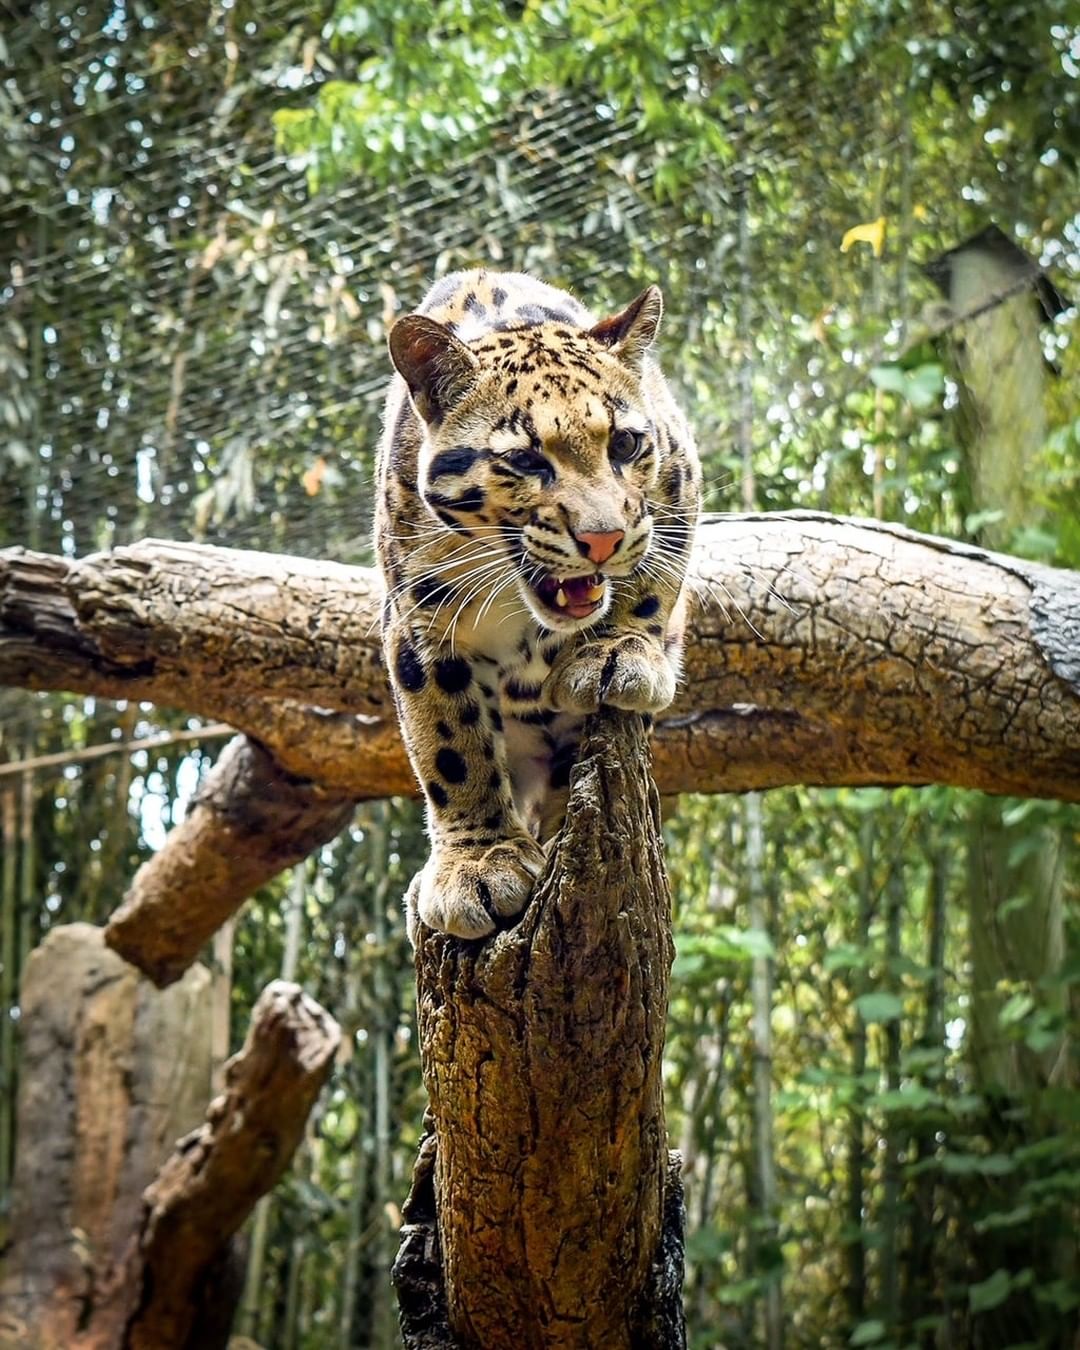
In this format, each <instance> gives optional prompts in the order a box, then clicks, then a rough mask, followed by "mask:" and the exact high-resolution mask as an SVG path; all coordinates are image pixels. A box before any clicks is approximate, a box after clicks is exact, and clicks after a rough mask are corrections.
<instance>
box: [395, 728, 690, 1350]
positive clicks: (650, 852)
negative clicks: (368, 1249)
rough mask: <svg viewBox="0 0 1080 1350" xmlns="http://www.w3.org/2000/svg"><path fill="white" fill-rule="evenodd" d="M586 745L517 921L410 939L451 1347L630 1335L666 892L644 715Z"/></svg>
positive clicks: (660, 1132)
mask: <svg viewBox="0 0 1080 1350" xmlns="http://www.w3.org/2000/svg"><path fill="white" fill-rule="evenodd" d="M583 749H584V754H583V758H582V761H581V763H580V764H579V765H578V767H577V768H576V770H575V772H574V778H573V783H572V788H571V798H570V806H569V810H568V812H567V823H566V826H565V827H564V830H563V832H562V834H561V835H560V837H559V840H558V842H557V844H556V847H555V851H554V854H553V857H552V860H551V862H550V864H549V867H548V870H547V872H546V873H545V876H544V877H543V878H542V879H541V881H540V883H539V885H538V888H537V892H536V895H535V897H534V899H533V901H532V903H531V904H530V905H529V908H528V910H527V911H526V913H525V915H524V916H523V918H522V920H521V922H520V923H518V924H516V925H515V926H514V927H512V928H510V929H508V930H506V931H504V932H501V933H499V934H497V935H496V937H494V938H493V939H491V940H490V941H487V942H484V943H468V942H462V941H459V940H456V939H454V938H448V937H446V936H444V935H441V934H435V933H432V932H430V931H424V932H423V933H422V936H421V940H420V944H419V947H418V950H417V981H418V1002H419V1023H420V1035H421V1043H422V1048H423V1054H422V1059H423V1063H424V1076H425V1081H426V1083H427V1088H428V1095H429V1098H430V1101H431V1111H432V1116H433V1119H434V1122H435V1130H436V1138H437V1141H438V1142H437V1150H436V1163H435V1190H436V1205H437V1210H438V1221H439V1234H440V1240H441V1248H442V1254H443V1261H444V1268H445V1273H446V1286H447V1290H448V1304H449V1318H450V1324H451V1327H452V1328H453V1331H454V1335H455V1336H456V1338H457V1341H458V1343H459V1344H460V1345H461V1347H462V1348H463V1350H472V1347H481V1346H482V1347H483V1348H484V1350H500V1347H513V1350H521V1347H523V1346H528V1347H544V1348H545V1350H548V1348H551V1350H554V1347H586V1346H588V1347H595V1346H601V1345H602V1346H604V1347H605V1350H619V1347H630V1346H636V1345H641V1344H644V1343H645V1342H644V1341H642V1339H641V1336H642V1334H643V1332H642V1330H641V1327H642V1319H643V1312H642V1306H643V1300H644V1297H645V1291H646V1288H647V1286H648V1285H649V1281H650V1272H651V1267H652V1263H653V1261H654V1257H655V1255H656V1252H657V1247H658V1244H659V1241H660V1235H661V1226H662V1216H663V1192H664V1173H665V1170H666V1165H667V1150H666V1143H665V1133H664V1114H663V1100H662V1095H661V1083H660V1066H661V1055H662V1050H663V1036H664V1021H665V1016H666V1012H667V985H668V971H669V967H670V964H671V957H672V946H671V936H670V917H669V915H670V897H669V894H668V887H667V878H666V875H665V872H664V865H663V858H662V850H661V843H660V836H659V812H658V802H657V796H656V789H655V788H654V786H653V784H652V781H651V779H650V778H649V775H648V772H647V768H646V766H647V763H648V758H647V754H648V752H647V746H646V742H645V733H644V730H643V727H642V724H641V721H640V719H639V718H636V717H631V716H627V715H624V714H618V713H614V712H605V713H602V714H600V715H599V716H598V717H597V718H595V719H593V724H592V728H591V731H590V733H589V735H588V736H587V739H586V743H585V746H584V747H583ZM613 1066H618V1067H617V1069H616V1070H615V1071H613Z"/></svg>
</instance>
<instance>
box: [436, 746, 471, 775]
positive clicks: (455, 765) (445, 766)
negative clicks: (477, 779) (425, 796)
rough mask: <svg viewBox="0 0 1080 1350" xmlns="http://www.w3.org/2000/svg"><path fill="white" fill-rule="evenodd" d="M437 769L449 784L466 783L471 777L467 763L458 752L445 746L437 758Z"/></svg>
mask: <svg viewBox="0 0 1080 1350" xmlns="http://www.w3.org/2000/svg"><path fill="white" fill-rule="evenodd" d="M435 767H436V769H438V771H439V773H440V775H441V776H442V777H443V778H444V779H445V780H446V782H448V783H464V781H465V779H466V778H468V776H469V769H468V766H467V765H466V763H465V761H464V760H463V759H462V757H461V756H460V755H459V754H458V752H457V751H456V750H451V749H450V747H449V746H447V745H444V746H443V747H442V749H441V750H440V751H439V752H438V754H437V755H436V756H435Z"/></svg>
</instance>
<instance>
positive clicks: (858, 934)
mask: <svg viewBox="0 0 1080 1350" xmlns="http://www.w3.org/2000/svg"><path fill="white" fill-rule="evenodd" d="M859 853H860V855H861V863H860V867H859V882H858V910H857V914H856V918H855V933H854V945H855V946H856V947H857V948H859V950H864V949H865V947H866V944H867V942H868V941H869V938H870V919H871V917H872V915H873V912H874V822H873V817H872V816H869V815H867V816H865V817H864V818H863V822H862V826H861V828H860V831H859ZM862 982H863V981H862V977H860V979H859V981H858V983H859V984H861V983H862ZM853 1016H854V1018H855V1025H854V1027H853V1029H852V1033H851V1079H852V1084H853V1093H852V1104H851V1114H850V1117H849V1120H848V1147H847V1216H848V1228H849V1230H850V1237H849V1239H848V1247H847V1271H848V1273H847V1286H846V1293H847V1306H848V1317H849V1319H850V1320H851V1322H852V1323H856V1322H859V1321H861V1320H862V1317H863V1314H864V1313H865V1311H866V1247H865V1245H864V1236H863V1234H864V1216H863V1209H864V1205H865V1201H864V1174H865V1171H866V1141H865V1133H866V1113H865V1111H864V1110H863V1087H862V1078H863V1075H864V1074H865V1073H866V1022H865V1021H864V1020H863V1016H862V1014H861V1013H860V1012H859V1010H858V1008H856V1009H855V1010H854V1012H853Z"/></svg>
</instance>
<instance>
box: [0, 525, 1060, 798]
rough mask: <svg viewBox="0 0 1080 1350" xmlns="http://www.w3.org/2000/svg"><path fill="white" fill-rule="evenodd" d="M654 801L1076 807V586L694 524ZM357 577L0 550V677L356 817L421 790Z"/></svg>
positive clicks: (803, 531) (887, 540) (186, 557)
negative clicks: (847, 793) (111, 707)
mask: <svg viewBox="0 0 1080 1350" xmlns="http://www.w3.org/2000/svg"><path fill="white" fill-rule="evenodd" d="M699 545H700V546H699V548H698V550H697V552H696V555H695V561H694V572H693V583H694V585H695V588H696V590H697V598H698V603H697V604H696V605H695V607H694V613H693V615H692V617H691V623H690V629H689V642H688V647H687V660H686V677H685V679H684V681H683V685H682V688H681V690H680V694H679V697H678V700H677V702H676V703H675V705H674V706H673V707H672V708H671V709H670V711H669V712H668V713H667V714H665V716H663V717H662V718H660V719H659V721H658V723H657V726H656V729H655V734H654V753H655V768H656V777H657V782H658V784H659V785H660V789H661V791H662V792H664V793H672V792H715V791H740V790H744V789H747V788H768V787H778V786H782V785H784V784H790V783H814V784H823V785H842V784H847V785H858V784H867V783H880V784H901V783H907V784H920V783H947V784H951V785H953V786H959V787H975V788H982V789H984V790H985V791H988V792H1003V793H1014V794H1017V795H1024V796H1042V797H1058V798H1061V799H1062V800H1067V801H1078V800H1080V661H1078V660H1077V657H1076V652H1077V650H1078V649H1080V574H1078V573H1076V572H1069V571H1065V570H1063V569H1059V568H1050V567H1043V566H1040V565H1039V564H1037V563H1031V562H1025V561H1022V560H1020V559H1017V558H1009V557H1007V556H1005V555H1003V554H996V553H990V552H987V551H986V550H983V549H978V548H973V547H970V546H968V545H964V544H960V543H956V542H953V541H950V540H946V539H936V538H934V537H932V536H929V535H919V534H915V533H914V532H912V531H910V530H906V529H904V528H903V527H902V526H899V525H892V524H888V523H883V522H875V521H853V520H843V519H837V518H835V517H829V516H822V515H818V514H815V513H813V512H800V511H794V512H788V513H784V514H777V515H768V516H763V515H745V516H727V517H721V518H710V519H707V520H706V521H705V522H704V523H703V525H702V527H701V530H700V533H699ZM378 594H379V592H378V586H377V584H376V581H375V578H374V574H373V573H372V572H371V571H370V570H368V569H364V568H346V567H340V566H336V565H333V564H313V563H307V562H304V561H302V560H298V559H291V558H276V557H273V556H272V555H268V554H253V553H246V552H241V551H230V550H227V549H216V548H210V547H206V546H202V547H200V546H198V545H194V544H183V545H181V544H170V543H163V542H161V541H154V540H148V541H144V542H143V543H141V544H136V545H133V546H131V547H130V548H124V549H115V550H113V551H112V552H111V553H107V554H97V555H94V556H92V557H88V558H84V559H81V560H79V561H75V562H72V561H68V560H65V559H61V558H52V557H49V556H47V555H43V554H37V553H31V552H29V551H27V550H25V549H7V550H3V551H0V681H2V682H5V683H9V684H21V685H25V686H26V687H28V688H34V689H70V690H74V691H77V692H84V693H93V694H98V695H101V696H104V697H110V698H140V699H151V700H154V701H156V702H160V703H164V704H170V705H172V706H178V707H182V708H184V709H186V710H188V711H190V712H195V713H200V714H203V715H206V716H210V717H213V718H215V719H216V718H220V719H223V720H226V721H229V722H231V723H233V725H235V726H236V727H237V728H238V729H240V730H242V731H245V732H247V733H249V734H250V735H252V736H254V737H256V738H258V739H259V740H260V741H261V742H262V743H263V744H264V745H265V746H266V747H267V748H268V749H269V750H270V751H271V753H272V754H273V755H274V758H275V760H276V761H277V763H278V764H279V765H280V766H281V767H282V768H283V769H284V770H286V771H287V772H289V773H292V774H295V775H297V776H300V777H304V778H309V779H311V780H312V781H314V782H318V783H320V784H322V785H323V786H325V787H329V788H333V789H335V790H337V791H340V792H341V793H343V794H344V795H346V796H352V797H355V798H357V799H361V798H371V797H382V796H389V795H394V794H400V793H411V792H413V791H415V786H414V782H413V777H412V772H411V770H410V768H409V765H408V762H407V760H406V757H405V753H404V750H403V748H402V746H401V742H400V739H399V737H398V733H397V726H396V722H395V719H394V717H393V713H392V709H391V704H390V699H389V693H388V690H387V687H386V682H385V674H384V672H383V670H382V667H381V663H380V659H379V653H378V634H377V629H378V613H377V607H378Z"/></svg>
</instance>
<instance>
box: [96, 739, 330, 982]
mask: <svg viewBox="0 0 1080 1350" xmlns="http://www.w3.org/2000/svg"><path fill="white" fill-rule="evenodd" d="M352 810H353V801H352V799H351V798H348V797H343V796H342V795H341V794H340V793H338V792H334V791H332V790H329V789H325V788H320V787H319V786H317V785H316V784H313V783H309V782H307V781H305V780H302V779H297V778H294V777H293V776H292V775H291V774H288V773H285V772H284V771H283V770H282V769H281V768H279V767H278V765H277V764H276V763H275V762H274V759H273V757H272V756H271V755H270V754H269V753H268V752H267V751H266V750H264V749H263V748H262V747H261V746H260V745H258V744H256V743H254V742H253V741H250V740H249V739H247V737H244V736H240V737H237V738H236V740H234V741H231V742H230V743H229V745H228V746H227V747H226V749H225V751H224V753H223V754H222V755H221V757H220V758H219V759H218V761H217V763H216V764H215V766H214V768H213V769H212V771H211V772H210V774H209V775H208V776H207V778H206V781H205V782H204V783H203V785H202V786H201V787H200V789H199V791H198V793H197V795H196V797H195V800H194V802H193V803H192V806H191V809H190V810H189V811H188V814H187V816H186V817H185V818H184V820H183V821H182V822H181V824H180V825H178V826H177V827H176V829H174V830H173V832H172V834H171V835H170V836H169V840H168V845H167V847H165V848H163V849H161V850H160V852H158V853H156V854H154V856H153V857H152V858H150V859H149V860H148V861H147V862H146V863H144V864H143V866H142V867H141V868H140V869H139V871H138V872H137V873H136V875H135V879H134V881H133V882H132V886H131V889H130V891H129V892H128V894H127V895H126V897H125V898H124V903H123V904H122V905H121V906H120V908H119V909H118V910H117V911H116V913H115V914H114V915H113V916H112V919H111V920H110V921H109V924H108V926H107V927H106V929H105V941H106V942H107V943H108V945H109V946H110V947H112V948H113V949H114V950H115V951H117V952H119V953H120V955H121V956H123V957H125V958H126V959H127V960H128V961H131V962H132V963H133V964H134V965H137V966H138V967H139V969H140V970H142V971H144V972H145V974H147V975H149V976H150V978H151V979H152V980H153V981H154V982H155V983H156V984H158V985H161V986H164V985H167V984H171V983H172V982H173V981H174V980H176V979H179V977H180V976H181V975H182V974H183V972H184V971H185V970H186V969H187V968H188V966H190V965H191V963H192V962H193V961H194V960H195V958H196V957H197V956H198V954H199V951H200V950H201V948H202V946H203V944H204V943H205V942H207V941H208V940H209V939H210V938H211V937H212V936H213V934H214V933H215V932H216V931H217V929H218V928H219V927H220V926H221V924H223V923H224V922H225V920H226V919H228V918H229V916H230V915H231V914H232V913H233V912H234V911H235V910H236V909H237V908H238V906H239V905H241V904H242V903H243V902H244V900H246V899H247V897H248V896H249V895H251V893H252V892H253V891H254V890H255V889H256V888H257V887H259V886H261V885H262V884H263V882H265V881H269V880H270V878H271V877H274V876H276V875H277V874H278V873H279V872H281V871H283V870H284V869H285V868H286V867H290V866H292V864H293V863H295V862H299V861H300V860H301V859H302V858H306V857H307V855H308V854H309V853H310V852H311V851H312V850H313V849H315V848H317V847H318V846H319V845H320V844H323V843H326V841H327V840H329V839H332V838H333V837H334V836H335V835H336V834H337V833H338V832H339V830H341V829H342V828H343V826H344V825H345V824H346V823H347V821H348V819H349V816H350V815H351V814H352Z"/></svg>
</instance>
